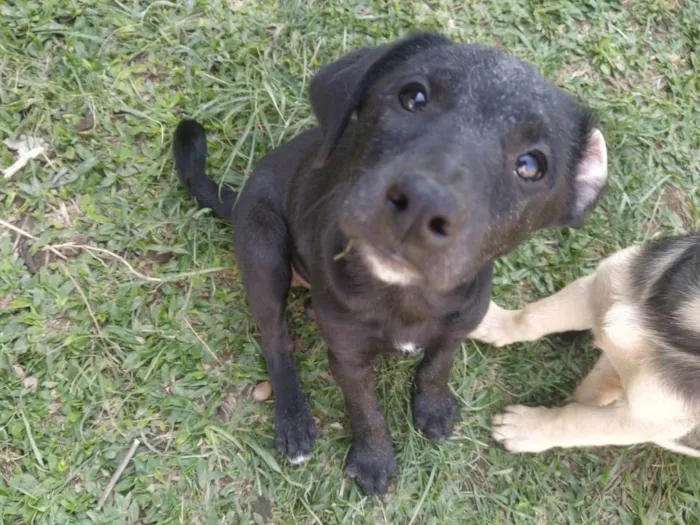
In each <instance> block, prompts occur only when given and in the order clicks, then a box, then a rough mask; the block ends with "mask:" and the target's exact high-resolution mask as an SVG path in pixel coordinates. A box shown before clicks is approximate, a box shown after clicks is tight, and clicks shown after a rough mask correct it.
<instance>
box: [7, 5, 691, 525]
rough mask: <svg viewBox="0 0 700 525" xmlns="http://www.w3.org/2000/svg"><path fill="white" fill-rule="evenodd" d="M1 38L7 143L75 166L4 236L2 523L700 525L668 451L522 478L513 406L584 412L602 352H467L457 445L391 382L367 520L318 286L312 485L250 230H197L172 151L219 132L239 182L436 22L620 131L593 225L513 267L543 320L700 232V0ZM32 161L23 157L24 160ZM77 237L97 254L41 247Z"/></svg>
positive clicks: (608, 452) (29, 197)
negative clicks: (265, 327)
mask: <svg viewBox="0 0 700 525" xmlns="http://www.w3.org/2000/svg"><path fill="white" fill-rule="evenodd" d="M0 20H1V21H2V22H1V23H0V140H4V139H5V138H13V139H14V138H17V136H19V135H20V134H22V133H25V134H31V135H35V136H38V137H41V138H43V139H45V140H46V141H48V142H49V143H50V145H51V147H52V150H51V154H50V155H49V159H44V158H39V159H35V160H33V161H31V162H30V164H29V165H28V166H26V167H25V168H24V169H23V170H22V171H20V172H19V173H18V174H16V175H15V176H14V177H13V178H12V179H11V180H3V179H1V178H0V218H2V219H3V220H4V221H7V222H10V223H12V224H14V225H16V226H17V227H18V228H21V229H22V230H24V231H25V232H26V233H29V234H31V235H33V236H34V237H35V239H34V240H32V239H27V238H21V237H18V236H17V234H16V233H14V232H13V231H10V230H8V229H7V228H3V227H0V524H4V525H5V524H20V523H46V524H49V523H51V524H53V523H55V524H63V523H82V524H87V523H98V524H107V523H132V524H135V523H139V524H146V523H186V524H205V523H206V524H215V523H217V524H226V523H228V524H232V523H252V522H254V523H264V522H274V523H278V524H291V523H302V524H312V523H323V524H334V523H349V524H350V523H354V524H374V523H378V524H383V523H386V524H389V523H392V524H393V523H396V524H409V523H412V524H447V523H459V524H467V523H473V524H492V523H541V524H558V523H572V524H582V523H591V524H598V523H605V524H608V523H610V524H612V523H621V524H654V523H673V524H677V523H689V524H690V523H700V518H698V516H700V502H699V498H700V462H698V461H694V460H691V459H688V458H681V457H678V456H676V455H673V454H671V453H666V452H663V451H660V450H657V449H655V448H653V447H646V446H643V447H642V446H640V447H634V448H631V449H620V448H615V449H600V450H590V451H556V452H549V453H545V454H543V455H540V456H518V455H511V454H508V453H507V452H505V451H504V450H503V449H502V448H501V447H499V446H495V445H494V443H493V442H492V441H491V440H490V438H489V419H490V417H491V416H492V415H493V414H494V413H496V412H497V411H499V410H500V409H501V408H502V407H503V405H504V404H505V403H507V402H513V401H522V402H525V403H548V404H552V403H558V402H561V401H562V400H563V399H564V398H565V397H566V396H567V395H568V394H569V393H570V392H571V391H572V389H573V387H574V385H575V384H576V382H577V381H578V380H579V379H580V378H581V377H582V376H583V375H584V374H585V372H586V371H587V369H588V367H589V366H590V365H591V363H592V361H593V360H594V358H595V353H594V351H593V350H592V349H591V347H590V341H588V340H586V339H582V340H578V341H575V342H573V343H572V342H571V341H565V340H562V339H558V338H550V339H547V340H544V341H541V342H539V343H537V344H529V345H516V346H514V347H512V348H510V349H508V350H495V349H492V348H488V347H487V346H483V345H477V344H475V343H473V342H466V343H465V344H464V346H463V348H462V350H461V352H460V353H459V356H458V359H457V364H456V366H455V370H454V374H453V380H452V385H453V387H454V390H455V392H456V393H457V395H458V397H459V399H460V401H461V406H462V421H461V423H459V425H458V426H457V428H456V432H455V436H454V438H453V439H451V440H450V441H449V442H447V443H444V444H442V445H439V446H437V445H434V444H432V443H430V442H428V441H426V440H425V439H424V438H422V437H421V436H420V435H418V434H417V433H416V432H415V431H414V430H413V429H412V426H411V424H410V420H411V417H410V399H409V390H408V384H409V379H410V375H411V371H412V369H413V367H414V366H415V361H411V360H405V361H401V360H391V361H387V362H385V363H383V364H382V366H381V370H380V375H379V378H380V379H379V395H380V398H381V402H382V404H383V406H384V409H385V411H386V414H387V420H388V422H389V425H390V427H391V430H392V433H393V436H394V439H395V442H396V445H397V449H398V457H399V463H400V467H401V472H400V475H399V477H398V478H397V479H396V481H395V484H394V486H393V488H392V492H391V493H390V494H389V495H387V496H386V497H384V498H382V499H378V498H375V499H366V498H363V496H362V495H361V494H360V492H359V491H358V489H357V488H356V487H355V486H354V485H353V484H352V483H350V482H348V481H345V480H343V477H342V464H343V460H344V456H345V453H346V451H347V448H348V445H349V440H350V435H349V429H348V424H347V421H346V419H345V416H344V413H343V405H342V400H341V396H340V392H339V390H338V388H337V387H336V386H335V384H334V382H333V380H332V378H331V376H330V373H329V371H328V366H327V362H326V357H325V349H324V344H323V342H322V341H321V339H320V336H319V334H318V331H317V329H316V327H315V326H314V325H313V323H312V322H311V321H309V320H308V319H307V318H306V317H305V315H304V305H305V302H306V301H307V297H306V296H305V294H304V293H301V292H298V293H296V294H295V295H294V296H293V297H292V298H291V301H290V307H289V308H290V319H291V324H292V326H293V329H294V331H295V334H296V337H297V341H298V347H299V350H300V351H299V352H298V354H297V356H298V357H297V362H298V365H299V368H300V370H301V376H302V380H303V384H304V388H305V391H306V392H307V393H308V395H309V398H310V403H311V406H312V409H313V412H314V415H315V416H316V417H317V418H318V422H319V439H318V444H317V445H316V448H315V451H314V455H313V458H312V459H311V460H310V461H309V462H308V463H307V464H306V465H304V466H302V467H300V468H294V467H291V466H289V465H287V464H286V463H284V462H283V461H282V460H281V458H280V457H279V456H278V455H277V454H276V452H275V451H274V448H273V426H272V416H273V407H272V405H271V404H270V403H263V404H257V403H255V402H254V401H253V400H252V399H251V396H250V390H251V387H253V386H254V385H255V384H257V383H258V382H260V381H264V380H265V379H266V370H265V364H264V362H263V359H262V356H261V353H260V349H259V343H258V338H257V332H256V328H255V326H254V324H253V322H252V320H251V318H250V316H249V314H248V311H247V308H246V305H245V301H244V296H243V290H242V285H241V282H240V280H239V278H238V274H237V271H236V269H235V265H234V259H233V253H232V248H231V233H230V231H229V230H228V228H227V227H226V226H225V225H224V224H222V223H220V222H217V221H214V220H213V219H212V218H211V217H210V216H209V215H208V213H206V212H197V211H196V209H195V206H194V205H193V202H192V201H191V200H190V199H189V198H188V197H187V196H186V194H185V193H184V192H183V191H182V190H181V189H179V187H178V185H177V183H176V177H175V176H174V173H173V170H172V163H171V160H170V155H169V147H170V134H171V132H172V130H173V129H174V127H175V125H176V123H177V121H178V119H179V118H180V117H181V116H184V115H190V116H195V117H196V118H198V119H200V120H201V121H202V122H204V123H205V124H206V126H207V127H208V128H209V129H210V130H211V135H210V152H211V158H210V167H211V172H212V173H213V174H214V176H215V177H216V178H217V180H223V181H226V182H227V183H231V184H233V185H240V184H241V183H242V182H243V180H244V179H245V177H246V175H247V174H248V173H250V170H251V166H253V165H254V163H255V162H256V161H257V160H258V159H259V158H260V157H261V156H262V155H263V154H264V153H265V152H266V151H269V150H270V149H271V148H273V147H274V146H276V145H277V144H279V143H280V142H281V141H283V140H286V139H289V138H290V137H292V136H293V135H294V134H296V133H297V132H298V131H299V130H302V129H305V128H307V127H309V126H311V125H312V124H313V119H312V117H311V114H310V109H309V105H308V103H307V98H306V92H307V88H308V85H309V79H310V77H311V75H312V73H313V71H315V70H316V69H317V68H318V67H319V66H320V65H321V64H324V63H326V62H328V61H330V60H333V59H334V58H337V57H339V56H340V55H341V54H342V53H343V52H345V51H346V50H349V49H352V48H355V47H358V46H361V45H367V44H375V43H380V42H384V41H386V40H388V39H391V38H395V37H398V36H401V35H403V34H404V33H405V32H407V31H409V30H411V29H414V28H424V29H438V30H443V31H445V32H446V33H447V34H449V35H450V36H452V37H454V38H456V39H460V40H463V41H470V42H480V43H484V44H490V45H496V46H498V47H501V48H503V49H505V50H508V51H510V52H512V53H514V54H516V55H517V56H519V57H521V58H523V59H525V60H528V61H531V62H534V63H535V64H537V66H539V67H540V68H541V70H542V71H543V72H544V74H545V75H546V76H547V77H548V78H550V79H552V80H553V81H554V82H556V83H557V84H558V85H560V86H562V87H564V88H565V89H567V90H569V91H570V92H572V93H574V94H576V95H578V96H580V97H582V98H583V99H584V100H586V101H588V102H589V103H590V104H591V105H593V106H594V107H595V108H596V109H597V110H598V111H599V112H600V115H601V119H602V123H603V128H604V131H605V135H606V137H607V140H608V145H609V153H610V163H611V164H610V169H611V172H610V177H611V182H610V186H609V191H608V193H607V196H606V198H605V200H604V202H602V204H601V205H600V206H599V207H598V209H597V210H596V212H595V213H594V215H593V216H592V218H591V220H590V221H589V222H588V223H587V225H586V226H585V227H584V228H583V229H581V230H579V231H550V232H543V233H542V234H540V235H538V236H536V237H535V238H533V239H532V240H530V241H529V242H527V243H526V244H524V245H523V246H522V247H521V248H520V249H519V250H517V251H516V252H514V253H513V254H511V255H510V256H508V257H507V258H506V259H505V260H503V261H501V262H500V263H499V264H498V268H497V276H496V285H495V289H496V296H497V298H498V300H499V301H500V302H501V303H502V304H506V305H511V306H515V305H522V304H523V303H524V302H525V301H528V300H532V299H535V298H538V297H541V296H543V295H545V294H548V293H550V292H552V291H554V290H556V289H557V288H559V287H561V286H562V285H564V284H565V283H567V282H568V281H570V280H572V279H573V278H575V277H578V276H581V275H582V274H584V273H585V272H587V271H589V270H590V269H592V268H593V267H594V266H595V264H596V262H597V261H598V260H599V259H600V258H601V257H602V256H604V255H607V254H610V253H612V252H613V251H615V250H617V249H619V248H621V247H623V246H626V245H628V244H630V243H632V242H638V241H643V240H645V239H648V238H650V237H651V236H653V235H657V234H659V233H664V232H678V231H684V230H687V229H692V228H695V227H697V226H698V223H699V222H700V212H699V211H698V205H699V204H700V195H699V194H698V188H700V184H698V182H700V110H699V109H698V108H700V4H699V3H698V2H696V1H692V0H685V1H683V0H676V1H671V0H667V1H664V0H637V1H632V0H627V1H625V0H623V1H622V2H619V1H612V0H610V1H608V0H590V1H586V2H576V1H574V0H555V1H549V2H545V1H527V0H501V1H495V0H493V1H487V0H482V1H478V0H436V1H430V2H424V3H421V2H403V1H402V2H398V1H384V2H380V1H371V0H364V1H358V2H347V3H343V2H339V1H323V0H286V1H273V0H264V1H255V2H253V1H248V0H242V1H240V0H218V1H211V2H203V1H193V0H186V1H180V2H169V1H157V2H152V3H149V2H146V1H143V0H141V1H138V0H121V1H116V0H115V1H107V0H100V1H94V2H88V1H82V0H45V1H43V2H40V1H38V0H24V1H14V0H9V2H8V1H5V2H3V3H0ZM91 121H92V122H91ZM12 161H13V154H12V153H11V152H10V151H9V150H8V149H7V148H5V146H1V145H0V166H2V167H6V166H8V165H9V164H10V163H11V162H12ZM69 242H75V243H78V244H81V245H84V246H87V247H92V248H90V249H88V248H81V249H74V250H70V249H66V248H65V247H63V248H59V249H57V251H59V253H61V254H63V256H64V257H65V259H60V258H59V257H58V256H57V255H55V254H52V253H47V252H46V251H45V250H42V248H44V247H47V246H56V245H61V244H65V243H69ZM94 248H99V249H100V250H102V251H97V250H95V249H94ZM119 258H121V259H119ZM127 263H128V264H130V265H131V268H130V267H129V266H127ZM144 276H145V277H148V279H146V278H144ZM222 403H223V408H221V407H222ZM134 439H139V440H140V442H141V444H140V446H139V447H138V449H137V451H136V454H135V456H134V458H133V459H132V461H131V462H130V463H129V464H128V466H127V467H126V470H125V471H124V473H123V474H122V476H121V477H120V479H119V481H118V483H117V484H116V487H115V488H114V491H113V493H112V494H111V495H110V497H109V498H108V499H107V502H106V504H105V505H104V506H103V507H102V508H101V509H98V505H97V502H98V500H99V498H100V496H101V495H102V492H103V491H104V489H105V487H106V486H107V484H108V481H109V479H110V477H111V475H112V474H113V472H114V471H115V470H116V469H117V467H118V466H119V465H120V463H121V462H122V459H123V458H124V455H125V454H126V453H127V451H128V449H129V448H130V446H131V444H132V442H133V440H134Z"/></svg>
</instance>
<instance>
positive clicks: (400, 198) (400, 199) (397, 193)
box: [386, 188, 408, 211]
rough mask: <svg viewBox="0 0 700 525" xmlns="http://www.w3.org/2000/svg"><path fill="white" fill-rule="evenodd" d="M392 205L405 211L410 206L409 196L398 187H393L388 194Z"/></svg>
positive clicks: (398, 209)
mask: <svg viewBox="0 0 700 525" xmlns="http://www.w3.org/2000/svg"><path fill="white" fill-rule="evenodd" d="M386 198H387V200H388V201H389V203H390V204H391V206H392V207H393V208H394V209H395V210H397V211H404V210H405V209H406V208H408V197H407V196H406V194H405V193H404V192H402V191H401V190H400V189H398V188H391V189H390V190H389V193H387V196H386Z"/></svg>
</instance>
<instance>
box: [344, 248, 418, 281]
mask: <svg viewBox="0 0 700 525" xmlns="http://www.w3.org/2000/svg"><path fill="white" fill-rule="evenodd" d="M353 243H354V244H355V245H356V246H357V251H358V253H359V254H360V256H361V257H362V260H363V261H364V263H365V264H366V265H367V267H368V268H369V270H370V272H372V275H374V276H375V277H376V278H377V279H379V280H380V281H383V282H385V283H387V284H397V285H402V286H407V285H410V284H416V283H418V282H420V281H422V280H423V279H424V277H423V274H422V273H421V272H420V271H419V270H418V268H416V267H415V266H414V265H413V264H412V263H410V262H409V261H408V260H406V259H405V258H404V257H402V256H400V255H399V254H397V253H394V252H391V251H389V250H387V249H386V248H383V247H381V246H373V245H371V244H369V243H367V242H366V241H359V240H353Z"/></svg>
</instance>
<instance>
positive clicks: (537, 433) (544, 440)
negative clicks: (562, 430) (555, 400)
mask: <svg viewBox="0 0 700 525" xmlns="http://www.w3.org/2000/svg"><path fill="white" fill-rule="evenodd" d="M555 419H556V412H555V410H554V409H551V408H545V407H526V406H523V405H510V406H508V407H506V410H505V412H504V413H503V414H498V415H496V416H494V417H493V419H492V424H493V433H492V436H493V438H494V439H495V440H496V441H498V442H499V443H502V444H503V446H504V447H505V448H506V449H507V450H509V451H510V452H542V451H543V450H547V449H549V448H552V447H553V446H555V444H554V442H553V441H552V424H553V422H554V420H555Z"/></svg>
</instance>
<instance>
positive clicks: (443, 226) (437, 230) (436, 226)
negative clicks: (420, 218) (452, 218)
mask: <svg viewBox="0 0 700 525" xmlns="http://www.w3.org/2000/svg"><path fill="white" fill-rule="evenodd" d="M449 226H450V223H449V222H447V219H445V218H444V217H433V218H432V219H430V221H429V222H428V229H429V230H430V232H431V233H432V234H434V235H435V236H436V237H447V235H448V234H449V232H448V229H449Z"/></svg>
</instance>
